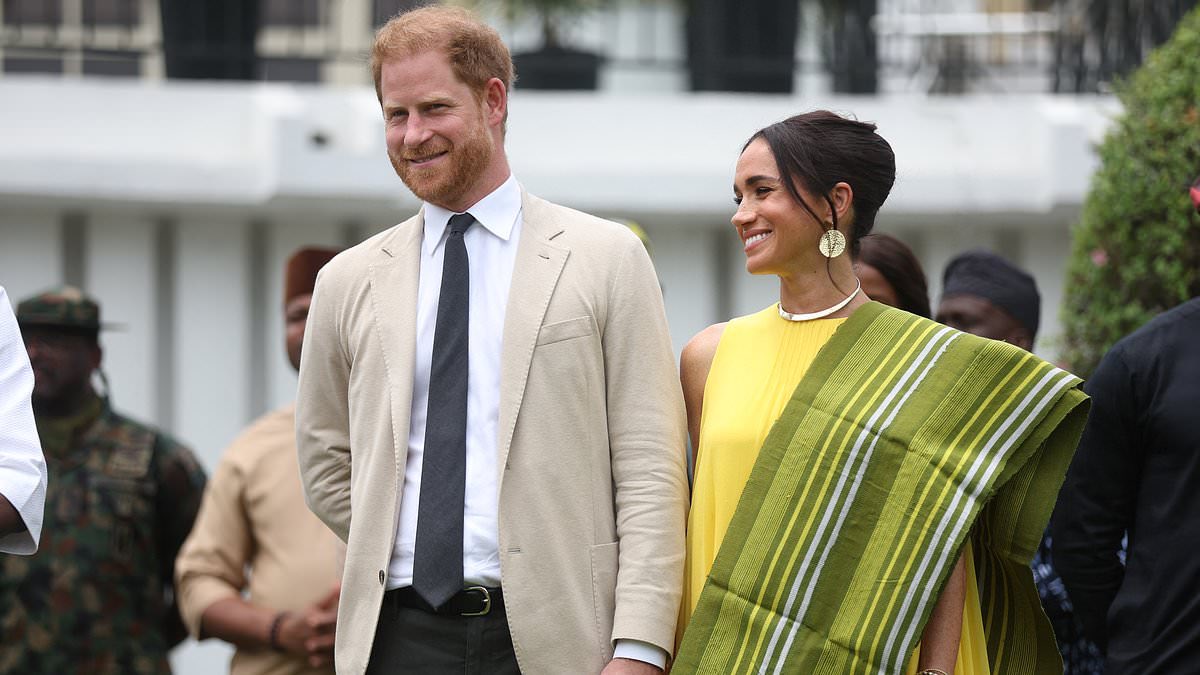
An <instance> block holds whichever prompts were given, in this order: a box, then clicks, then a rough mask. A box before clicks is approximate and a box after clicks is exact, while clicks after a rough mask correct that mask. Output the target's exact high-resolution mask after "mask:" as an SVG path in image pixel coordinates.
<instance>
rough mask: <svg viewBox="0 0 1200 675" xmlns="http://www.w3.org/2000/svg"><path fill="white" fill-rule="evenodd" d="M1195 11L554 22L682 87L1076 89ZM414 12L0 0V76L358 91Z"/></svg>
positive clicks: (356, 1) (844, 12)
mask: <svg viewBox="0 0 1200 675" xmlns="http://www.w3.org/2000/svg"><path fill="white" fill-rule="evenodd" d="M1034 1H1035V0H1029V2H1034ZM1196 2H1197V0H1162V1H1160V2H1155V3H1144V2H1143V3H1135V2H1133V0H1127V1H1123V2H1122V1H1118V0H1107V1H1106V2H1100V0H1057V1H1056V2H1047V1H1045V0H1043V1H1042V2H1040V3H1039V4H1040V5H1041V6H1043V7H1044V9H1043V10H1042V11H1020V12H1011V11H1008V12H985V11H954V10H948V9H947V6H948V4H947V2H946V0H819V1H817V0H811V1H799V0H779V1H767V0H759V1H756V2H754V3H741V2H737V1H736V0H690V2H689V3H686V7H687V9H685V8H684V7H683V6H682V5H680V4H679V3H663V2H653V1H647V2H636V1H634V0H624V1H622V2H617V3H616V4H615V5H614V6H613V7H612V8H610V9H608V10H606V11H602V12H592V13H587V14H582V15H580V16H578V17H576V19H575V20H574V21H573V22H571V23H569V24H567V25H563V26H560V27H559V28H560V32H561V34H562V36H563V41H564V42H568V43H570V44H572V45H573V46H578V47H580V48H582V49H585V50H590V51H592V52H595V53H598V54H599V55H600V56H601V57H602V59H603V61H604V63H605V64H606V67H607V68H608V69H609V70H610V71H614V72H619V73H623V74H625V75H629V76H636V75H639V74H646V73H658V74H662V75H665V76H673V77H674V78H675V79H674V81H675V82H677V85H676V86H677V88H679V89H698V90H721V91H729V90H734V91H780V92H787V91H794V90H795V89H796V88H797V87H798V88H799V89H801V90H806V89H809V88H812V87H819V88H821V89H825V90H833V91H841V92H848V93H871V92H900V91H917V92H928V93H935V94H957V93H964V92H970V91H989V92H1043V91H1070V92H1084V91H1102V90H1104V89H1105V88H1106V87H1107V86H1108V83H1109V82H1110V81H1111V80H1112V79H1113V78H1114V77H1116V76H1119V75H1120V74H1122V73H1124V72H1128V71H1129V70H1130V69H1131V68H1132V67H1134V66H1136V65H1137V64H1138V63H1140V60H1141V58H1143V57H1144V55H1145V53H1146V52H1147V51H1148V50H1149V49H1150V48H1151V47H1153V46H1155V45H1157V44H1159V43H1161V42H1162V41H1163V40H1165V39H1166V37H1167V36H1169V34H1170V31H1171V29H1172V28H1173V26H1174V23H1175V22H1177V21H1178V18H1179V17H1180V16H1182V14H1183V13H1184V12H1185V11H1186V10H1187V9H1188V8H1189V7H1190V6H1194V5H1195V4H1196ZM416 4H424V3H423V2H421V1H420V0H205V1H204V2H193V1H190V0H2V1H0V70H2V71H3V72H4V73H22V72H54V73H61V74H64V75H123V76H134V77H147V78H154V79H157V78H163V77H168V76H169V77H221V78H229V79H283V80H299V81H313V82H336V83H351V82H353V83H361V82H365V81H366V79H367V75H366V72H365V68H364V63H365V59H366V54H367V51H368V50H369V48H370V44H371V40H372V35H373V31H374V29H375V27H376V26H378V25H379V24H380V23H381V22H382V21H384V20H385V19H386V18H387V17H388V16H390V15H392V14H394V13H395V12H396V11H398V10H401V9H404V8H405V7H409V6H413V5H416ZM969 4H970V3H961V2H960V3H958V6H964V5H969ZM1013 4H1018V5H1025V6H1028V4H1029V3H1028V2H1015V3H1014V2H1009V3H1008V5H1013ZM488 7H489V5H486V4H485V5H483V8H484V14H485V16H486V17H487V18H488V19H489V21H492V22H493V23H494V24H495V25H497V26H498V27H499V29H500V31H501V33H502V35H503V36H504V37H505V39H506V40H507V41H508V43H509V44H510V45H511V46H512V48H513V51H514V52H522V51H530V50H534V49H536V48H537V47H538V46H539V45H540V42H541V40H542V33H541V31H540V26H541V24H540V23H539V22H538V21H536V20H533V19H530V18H528V17H524V18H519V19H516V20H513V19H511V18H510V17H508V16H506V15H504V13H503V12H499V11H492V12H491V14H488V13H487V11H488V10H487V8H488ZM772 46H773V48H772Z"/></svg>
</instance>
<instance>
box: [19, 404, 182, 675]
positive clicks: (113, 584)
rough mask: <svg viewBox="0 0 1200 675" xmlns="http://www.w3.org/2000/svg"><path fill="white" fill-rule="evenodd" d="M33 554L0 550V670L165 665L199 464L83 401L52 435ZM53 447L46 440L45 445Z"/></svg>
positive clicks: (174, 632) (135, 674)
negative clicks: (81, 411)
mask: <svg viewBox="0 0 1200 675" xmlns="http://www.w3.org/2000/svg"><path fill="white" fill-rule="evenodd" d="M47 428H48V424H47V423H46V421H45V420H39V431H40V432H41V433H42V436H43V445H45V446H46V464H47V467H48V469H49V473H50V480H49V485H48V489H47V492H46V515H45V524H44V526H43V530H42V541H41V546H40V548H39V550H38V553H37V554H36V555H34V556H31V557H18V556H4V557H3V558H2V559H0V674H4V675H8V674H10V673H11V674H13V675H16V674H20V675H42V674H45V675H51V674H53V675H70V674H74V673H88V674H89V675H93V674H96V675H107V674H113V675H116V674H120V675H142V674H144V673H153V674H156V675H157V674H160V673H170V666H169V664H168V662H167V651H168V650H169V649H170V648H171V647H172V646H174V645H175V644H176V643H178V642H179V640H180V639H182V638H183V636H184V632H183V627H182V623H181V621H180V619H179V612H178V610H177V609H176V607H175V604H174V600H173V597H174V593H173V591H172V587H171V583H172V582H171V579H172V568H173V566H174V563H175V556H176V554H177V553H178V552H179V548H180V546H181V545H182V544H183V541H184V539H186V538H187V535H188V532H189V530H190V529H191V527H192V521H193V520H194V519H195V517H196V511H197V510H198V508H199V505H200V497H201V493H202V492H203V489H204V481H205V476H204V471H203V470H202V469H201V468H200V465H199V464H198V463H197V461H196V458H195V456H194V455H193V454H192V452H191V451H190V450H188V449H187V448H185V447H183V446H182V445H180V444H178V443H176V442H175V441H174V440H172V439H171V438H169V437H167V436H165V435H164V434H162V433H159V432H157V431H155V430H154V429H151V428H148V427H146V426H144V425H142V424H139V423H137V422H134V421H133V420H130V419H127V418H125V417H122V416H120V415H118V414H116V413H114V412H112V410H111V409H109V408H108V407H107V406H106V405H96V406H94V409H93V411H92V412H91V414H89V415H86V416H84V417H81V418H79V419H78V421H77V422H76V423H75V426H72V427H70V428H69V429H68V432H67V433H64V434H63V435H62V438H61V441H62V442H61V443H59V444H56V443H54V442H53V439H51V438H49V437H48V436H50V434H49V433H48V431H47V430H46V429H47ZM56 446H57V447H56Z"/></svg>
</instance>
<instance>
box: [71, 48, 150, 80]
mask: <svg viewBox="0 0 1200 675" xmlns="http://www.w3.org/2000/svg"><path fill="white" fill-rule="evenodd" d="M83 74H84V75H99V76H102V77H141V75H142V60H141V55H140V54H138V53H137V52H128V51H115V50H100V49H92V50H87V51H85V52H83Z"/></svg>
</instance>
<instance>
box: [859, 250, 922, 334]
mask: <svg viewBox="0 0 1200 675" xmlns="http://www.w3.org/2000/svg"><path fill="white" fill-rule="evenodd" d="M854 273H855V274H857V275H858V279H859V281H861V282H862V289H863V293H866V294H867V297H868V298H871V299H872V300H876V301H878V302H882V303H883V304H885V305H889V306H891V307H895V308H897V309H902V310H904V311H906V312H910V313H912V314H916V315H917V316H921V317H925V318H926V319H928V318H930V316H932V313H931V312H930V311H929V284H928V282H927V281H926V280H925V270H923V269H922V268H921V261H919V260H917V256H916V255H914V254H913V252H912V249H911V248H909V247H908V244H905V243H904V242H903V241H900V240H899V239H897V238H896V237H893V236H892V235H890V234H883V233H878V234H868V235H867V236H865V237H863V238H862V241H860V242H859V249H858V254H857V255H856V256H855V257H854Z"/></svg>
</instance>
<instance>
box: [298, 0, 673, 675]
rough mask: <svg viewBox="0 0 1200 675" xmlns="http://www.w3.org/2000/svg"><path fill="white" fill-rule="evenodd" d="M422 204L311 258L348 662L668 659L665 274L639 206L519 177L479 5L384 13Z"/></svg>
mask: <svg viewBox="0 0 1200 675" xmlns="http://www.w3.org/2000/svg"><path fill="white" fill-rule="evenodd" d="M372 64H373V71H374V76H375V82H376V88H377V93H378V94H379V98H380V103H381V106H382V109H383V116H384V120H385V129H386V145H387V149H388V155H389V157H390V159H391V161H392V164H393V166H394V168H395V169H396V172H397V173H398V174H399V176H400V177H401V179H402V180H403V181H404V183H405V184H406V185H407V186H408V187H409V188H410V189H411V190H412V191H413V193H415V194H416V195H417V196H418V197H419V198H420V199H421V200H422V201H423V202H424V204H423V206H422V208H421V210H420V211H419V212H418V213H417V215H416V216H414V217H412V218H410V219H409V220H407V221H405V222H403V223H400V224H399V225H397V226H395V227H392V228H390V229H388V230H386V231H384V232H382V233H380V234H379V235H376V236H375V237H373V238H371V239H369V240H367V241H365V242H363V243H362V244H360V245H358V246H356V247H354V248H351V249H349V250H347V251H345V252H343V253H342V254H340V255H338V256H337V257H336V258H335V259H334V260H333V261H332V262H330V263H329V264H328V265H327V266H326V267H325V268H324V269H323V270H322V271H321V274H320V277H319V279H318V281H317V287H316V291H315V292H314V294H313V302H312V310H311V314H310V318H309V330H308V332H307V334H306V335H305V343H304V360H303V362H302V364H301V367H300V394H299V398H298V399H297V416H296V420H297V445H298V447H299V451H300V467H301V476H302V478H303V481H304V486H305V492H306V495H307V497H308V503H309V506H310V507H311V508H312V509H313V511H314V512H315V513H316V514H317V515H318V516H320V517H321V518H322V520H324V521H325V522H326V523H327V524H328V525H329V526H330V527H331V528H332V529H333V530H334V531H335V532H336V533H337V534H338V535H339V536H340V537H342V538H343V539H345V540H346V541H347V549H348V550H347V557H346V570H345V574H344V577H343V581H342V597H341V601H340V605H339V610H338V629H337V648H336V650H335V653H336V662H337V670H338V672H339V673H364V672H366V673H385V672H404V673H475V672H479V673H498V674H502V673H516V672H522V673H526V674H527V675H537V674H539V673H546V674H559V673H598V672H601V671H602V670H603V671H604V672H605V673H608V674H610V675H611V674H613V673H653V672H659V670H660V669H661V668H662V667H663V666H664V665H665V663H666V661H667V659H668V656H669V651H670V649H671V648H672V646H673V631H674V628H675V620H676V613H677V609H678V606H679V601H680V595H681V581H682V564H683V535H684V523H685V511H686V505H685V503H686V500H687V484H686V477H685V469H684V447H685V445H684V443H685V441H684V415H683V401H682V394H681V392H680V389H679V384H678V380H677V376H676V369H675V366H674V358H673V354H672V350H671V343H670V339H669V336H668V332H667V324H666V319H665V316H664V311H663V304H662V295H661V292H660V290H659V285H658V281H657V278H656V276H655V274H654V269H653V266H652V265H651V263H650V259H649V256H648V255H647V254H646V251H645V248H644V247H643V246H642V244H641V242H640V241H639V240H638V238H637V237H636V236H635V235H634V234H632V233H631V232H630V231H629V230H628V229H627V228H625V227H624V226H622V225H618V224H616V223H612V222H609V221H606V220H601V219H599V218H595V217H593V216H589V215H587V214H584V213H580V212H578V211H573V210H571V209H568V208H564V207H562V206H557V205H555V204H551V203H549V202H547V201H544V200H542V199H539V198H537V197H534V196H533V195H531V194H529V193H527V192H526V191H525V190H524V189H523V188H522V187H521V186H520V184H519V183H517V181H516V178H515V177H514V176H513V175H512V173H511V171H510V170H509V167H508V161H507V158H506V156H505V150H504V129H505V119H506V117H507V113H508V92H509V88H510V86H511V84H512V81H513V71H512V61H511V57H510V55H509V53H508V49H507V48H506V47H505V46H504V44H503V43H502V42H501V41H500V38H499V36H498V35H497V34H496V32H495V31H494V30H493V29H491V28H489V27H487V26H486V25H483V24H481V23H480V22H479V21H478V20H477V19H476V18H475V17H474V16H473V15H471V14H470V13H469V12H466V11H465V10H459V9H452V8H446V7H426V8H422V9H418V10H414V11H412V12H409V13H406V14H402V15H400V16H398V17H396V18H394V19H392V20H391V21H390V22H389V23H388V24H387V25H385V26H384V27H383V28H382V29H381V30H380V31H379V33H378V35H377V38H376V43H375V46H374V52H373V58H372Z"/></svg>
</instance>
